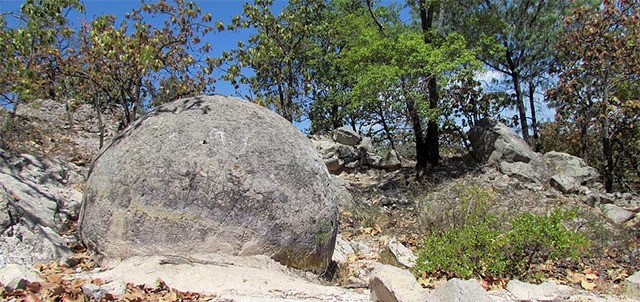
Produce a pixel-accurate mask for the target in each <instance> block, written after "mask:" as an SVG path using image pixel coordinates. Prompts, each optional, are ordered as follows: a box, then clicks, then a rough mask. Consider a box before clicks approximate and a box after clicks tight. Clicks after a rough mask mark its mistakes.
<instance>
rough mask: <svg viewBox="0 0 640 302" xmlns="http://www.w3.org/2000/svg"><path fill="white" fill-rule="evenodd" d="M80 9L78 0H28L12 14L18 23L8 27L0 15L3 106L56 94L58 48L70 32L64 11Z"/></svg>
mask: <svg viewBox="0 0 640 302" xmlns="http://www.w3.org/2000/svg"><path fill="white" fill-rule="evenodd" d="M72 9H77V10H83V6H82V4H81V3H80V1H78V0H61V1H57V0H28V1H26V2H25V3H24V4H23V5H22V6H21V7H20V13H19V14H11V15H10V16H11V17H13V18H15V19H16V22H17V23H18V25H17V26H16V27H13V28H8V27H7V23H6V20H5V17H4V16H2V17H0V29H1V30H2V31H1V32H0V45H1V46H0V66H1V67H0V73H1V74H0V78H1V79H2V80H0V96H1V98H2V102H3V103H4V104H5V105H8V106H11V107H13V112H14V113H15V110H16V109H17V107H18V106H19V105H20V104H22V103H24V102H25V101H27V100H30V99H33V98H36V97H42V96H48V97H55V84H54V83H55V81H56V80H57V79H56V76H57V71H58V63H59V61H60V60H61V58H62V56H63V55H64V54H63V53H62V51H64V50H63V49H61V48H60V47H58V46H59V45H60V44H62V43H63V42H62V40H68V39H69V38H70V37H71V35H72V34H73V31H72V30H71V28H69V26H68V24H67V19H66V17H65V16H66V14H67V13H68V11H70V10H72Z"/></svg>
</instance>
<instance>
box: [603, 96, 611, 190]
mask: <svg viewBox="0 0 640 302" xmlns="http://www.w3.org/2000/svg"><path fill="white" fill-rule="evenodd" d="M603 101H604V102H609V87H608V85H605V87H604V94H603ZM604 110H605V112H604V113H605V117H604V118H603V119H602V155H603V156H604V189H605V190H606V191H607V192H611V191H613V148H612V146H611V137H610V132H609V126H610V123H609V119H608V118H607V117H606V115H607V112H606V110H607V108H606V107H605V108H604Z"/></svg>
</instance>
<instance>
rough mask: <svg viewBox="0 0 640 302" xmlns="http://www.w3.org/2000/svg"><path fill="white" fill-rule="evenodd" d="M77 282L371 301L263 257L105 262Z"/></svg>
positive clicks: (273, 301) (261, 297) (274, 300)
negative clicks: (103, 265)
mask: <svg viewBox="0 0 640 302" xmlns="http://www.w3.org/2000/svg"><path fill="white" fill-rule="evenodd" d="M77 277H78V278H87V279H95V278H99V279H102V280H104V281H106V282H109V283H112V282H121V283H125V284H126V283H129V282H131V283H133V284H146V285H149V286H154V284H155V283H156V282H157V280H158V279H161V280H163V281H164V282H165V283H166V284H167V286H169V287H171V288H173V289H176V290H179V291H183V292H185V291H189V292H198V293H205V294H213V295H216V298H215V300H214V301H265V302H285V301H290V302H293V301H308V302H321V301H347V302H348V301H358V302H360V301H368V298H369V295H368V294H365V293H360V292H356V291H352V290H347V289H344V288H339V287H334V286H326V285H321V284H319V281H318V280H317V277H316V276H308V274H304V273H303V272H300V271H297V270H293V269H291V268H287V267H285V266H283V265H281V264H280V263H277V262H275V261H273V260H272V259H270V258H269V257H267V256H261V255H258V256H244V257H243V256H229V255H220V254H213V255H207V257H206V258H197V257H192V258H184V257H161V256H148V257H139V256H136V257H131V258H129V259H126V260H123V261H111V262H109V263H105V268H104V269H103V270H102V271H97V272H96V271H92V272H87V273H82V274H79V275H78V276H77ZM107 284H108V283H107Z"/></svg>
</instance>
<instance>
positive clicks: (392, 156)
mask: <svg viewBox="0 0 640 302" xmlns="http://www.w3.org/2000/svg"><path fill="white" fill-rule="evenodd" d="M367 164H368V165H369V166H370V167H372V168H376V169H384V170H387V171H393V170H397V169H400V168H401V167H402V162H400V160H399V159H398V153H396V151H394V150H391V151H389V153H387V156H385V157H384V158H382V157H381V156H378V155H374V156H369V157H368V160H367Z"/></svg>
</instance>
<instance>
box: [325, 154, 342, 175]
mask: <svg viewBox="0 0 640 302" xmlns="http://www.w3.org/2000/svg"><path fill="white" fill-rule="evenodd" d="M324 164H325V166H327V170H329V172H331V173H338V172H340V170H341V168H342V167H341V166H340V159H339V158H338V157H337V156H335V155H334V156H332V157H330V158H327V159H324Z"/></svg>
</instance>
